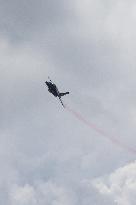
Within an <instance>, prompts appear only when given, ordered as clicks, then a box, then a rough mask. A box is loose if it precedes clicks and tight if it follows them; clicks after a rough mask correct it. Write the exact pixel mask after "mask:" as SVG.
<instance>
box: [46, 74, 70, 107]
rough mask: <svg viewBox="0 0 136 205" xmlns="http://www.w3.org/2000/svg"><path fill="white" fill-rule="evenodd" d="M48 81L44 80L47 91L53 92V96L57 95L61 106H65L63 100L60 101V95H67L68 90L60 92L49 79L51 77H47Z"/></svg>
mask: <svg viewBox="0 0 136 205" xmlns="http://www.w3.org/2000/svg"><path fill="white" fill-rule="evenodd" d="M48 79H49V81H46V82H45V83H46V85H47V87H48V91H49V92H50V93H51V94H53V95H54V96H55V97H58V98H59V100H60V102H61V104H62V106H63V107H64V108H65V106H64V104H63V102H62V99H61V97H62V96H64V95H67V94H69V92H65V93H60V92H59V90H58V88H57V86H56V85H55V84H54V83H53V82H52V81H51V79H50V78H49V77H48Z"/></svg>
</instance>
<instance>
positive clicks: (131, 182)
mask: <svg viewBox="0 0 136 205" xmlns="http://www.w3.org/2000/svg"><path fill="white" fill-rule="evenodd" d="M93 185H94V186H95V187H96V188H97V190H98V191H99V192H100V194H101V195H103V196H105V197H110V198H111V200H113V201H114V202H115V204H118V205H135V204H136V162H133V163H129V164H127V165H126V166H124V167H121V168H119V169H117V170H116V171H115V172H113V173H112V174H110V175H109V176H106V177H104V178H100V179H96V180H94V181H93Z"/></svg>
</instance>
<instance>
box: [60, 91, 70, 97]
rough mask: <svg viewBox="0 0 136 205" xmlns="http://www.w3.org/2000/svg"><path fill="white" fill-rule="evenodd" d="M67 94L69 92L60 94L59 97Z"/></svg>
mask: <svg viewBox="0 0 136 205" xmlns="http://www.w3.org/2000/svg"><path fill="white" fill-rule="evenodd" d="M67 94H69V92H65V93H60V97H62V96H64V95H67Z"/></svg>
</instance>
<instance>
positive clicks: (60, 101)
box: [59, 97, 65, 108]
mask: <svg viewBox="0 0 136 205" xmlns="http://www.w3.org/2000/svg"><path fill="white" fill-rule="evenodd" d="M59 100H60V102H61V104H62V106H63V107H64V108H65V105H64V104H63V102H62V100H61V97H59Z"/></svg>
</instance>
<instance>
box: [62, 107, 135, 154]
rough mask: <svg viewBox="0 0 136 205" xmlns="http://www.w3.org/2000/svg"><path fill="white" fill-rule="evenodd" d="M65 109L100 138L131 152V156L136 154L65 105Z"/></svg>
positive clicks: (130, 148) (133, 150) (132, 149)
mask: <svg viewBox="0 0 136 205" xmlns="http://www.w3.org/2000/svg"><path fill="white" fill-rule="evenodd" d="M65 108H66V109H67V111H69V112H70V113H71V114H72V115H73V116H75V117H76V118H77V119H78V120H80V121H81V122H83V123H84V124H85V125H87V126H88V127H90V128H91V129H93V130H95V131H96V132H97V133H99V134H100V135H101V136H103V137H105V138H107V139H108V140H110V141H111V142H112V143H114V144H116V145H118V146H119V147H121V148H123V149H126V150H127V151H128V152H131V153H133V154H136V150H135V149H134V148H132V147H129V146H127V145H125V144H123V143H122V142H120V141H119V140H118V139H117V137H116V138H115V137H113V136H109V135H108V134H107V133H106V132H105V131H103V130H102V129H100V128H98V127H97V126H96V125H95V124H93V123H90V122H89V121H87V120H86V119H85V118H84V117H83V116H82V115H81V114H80V113H78V112H76V111H74V110H73V109H71V108H70V107H68V106H67V105H65Z"/></svg>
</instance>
